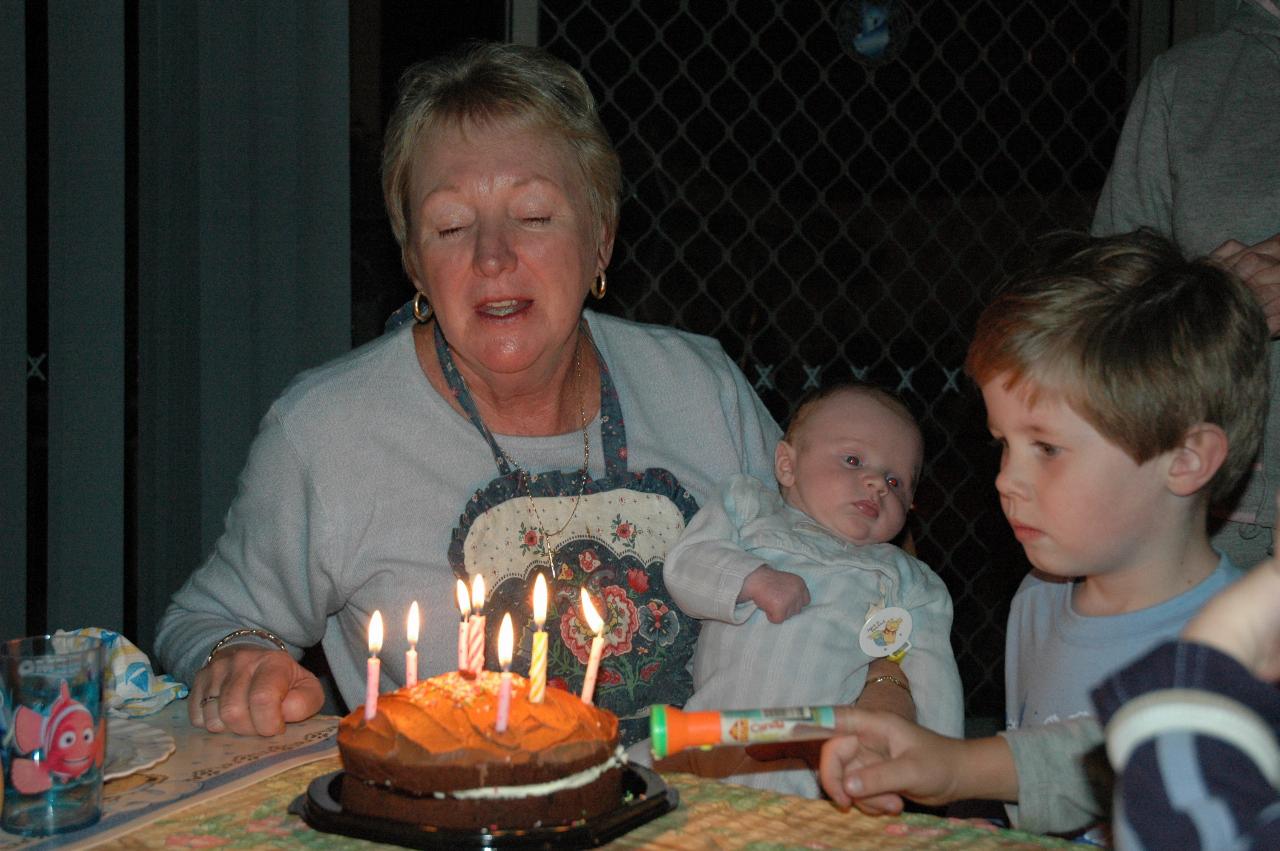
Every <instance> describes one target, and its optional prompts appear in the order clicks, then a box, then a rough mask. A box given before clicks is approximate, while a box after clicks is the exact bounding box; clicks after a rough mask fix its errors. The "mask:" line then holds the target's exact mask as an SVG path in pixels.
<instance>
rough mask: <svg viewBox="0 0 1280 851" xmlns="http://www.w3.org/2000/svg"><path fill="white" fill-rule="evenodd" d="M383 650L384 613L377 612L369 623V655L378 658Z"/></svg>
mask: <svg viewBox="0 0 1280 851" xmlns="http://www.w3.org/2000/svg"><path fill="white" fill-rule="evenodd" d="M381 649H382V612H380V611H375V612H374V613H373V619H372V620H371V621H369V655H370V656H376V655H377V654H378V651H380V650H381Z"/></svg>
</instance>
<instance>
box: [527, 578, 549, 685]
mask: <svg viewBox="0 0 1280 851" xmlns="http://www.w3.org/2000/svg"><path fill="white" fill-rule="evenodd" d="M546 621H547V578H546V577H545V576H543V575H542V574H541V573H539V574H538V578H537V579H535V580H534V581H533V622H534V624H535V625H536V626H537V627H538V630H537V631H536V632H535V633H534V634H533V657H532V658H531V659H530V661H529V702H530V703H542V699H543V698H544V697H546V694H547V631H546V630H545V629H543V628H542V627H543V625H544V624H545V623H546Z"/></svg>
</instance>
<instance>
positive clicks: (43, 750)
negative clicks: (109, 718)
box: [10, 680, 103, 795]
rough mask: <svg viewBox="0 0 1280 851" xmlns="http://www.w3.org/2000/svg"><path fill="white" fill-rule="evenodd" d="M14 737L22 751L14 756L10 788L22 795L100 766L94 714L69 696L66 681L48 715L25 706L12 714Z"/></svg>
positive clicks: (100, 750)
mask: <svg viewBox="0 0 1280 851" xmlns="http://www.w3.org/2000/svg"><path fill="white" fill-rule="evenodd" d="M13 736H14V741H15V743H16V744H17V746H18V750H19V751H21V752H22V753H26V754H33V753H35V752H37V751H39V756H37V757H36V758H34V759H33V758H30V757H15V758H14V760H13V767H12V769H11V772H10V773H11V776H12V780H13V787H14V788H15V789H17V790H18V791H19V792H21V793H22V794H24V795H32V794H36V793H38V792H44V791H46V790H48V789H50V788H52V787H53V784H54V783H55V782H56V783H60V784H61V783H69V782H71V781H72V780H75V779H76V778H77V777H79V776H80V775H82V774H84V773H85V772H86V771H88V770H89V769H90V768H93V767H94V766H101V765H102V757H103V754H102V742H101V740H100V739H99V737H98V730H97V725H96V724H95V723H94V719H93V714H92V713H90V712H89V710H88V708H86V707H85V705H84V704H83V703H80V702H79V701H77V700H73V699H72V698H71V693H70V691H68V689H67V683H66V681H65V680H64V681H63V683H62V689H61V693H60V694H59V695H58V698H57V699H56V700H54V702H53V704H52V705H51V706H50V707H49V713H48V714H47V715H45V714H41V713H39V712H37V711H35V710H34V709H31V708H29V707H26V706H20V707H18V711H17V712H16V713H14V716H13Z"/></svg>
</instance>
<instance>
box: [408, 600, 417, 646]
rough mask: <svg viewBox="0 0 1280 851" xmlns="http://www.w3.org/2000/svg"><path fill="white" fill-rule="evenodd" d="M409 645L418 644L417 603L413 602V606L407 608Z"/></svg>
mask: <svg viewBox="0 0 1280 851" xmlns="http://www.w3.org/2000/svg"><path fill="white" fill-rule="evenodd" d="M408 634H409V643H410V644H417V643H418V601H417V600H414V601H413V605H411V606H409V629H408Z"/></svg>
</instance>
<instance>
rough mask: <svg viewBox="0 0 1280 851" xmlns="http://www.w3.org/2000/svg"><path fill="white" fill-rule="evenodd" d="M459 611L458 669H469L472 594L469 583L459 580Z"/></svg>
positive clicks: (460, 670)
mask: <svg viewBox="0 0 1280 851" xmlns="http://www.w3.org/2000/svg"><path fill="white" fill-rule="evenodd" d="M458 611H459V612H460V613H461V614H462V620H460V621H458V671H459V672H462V671H465V670H467V628H468V624H467V618H468V617H470V615H471V595H470V594H468V593H467V583H465V582H463V581H462V580H461V579H459V580H458Z"/></svg>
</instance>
